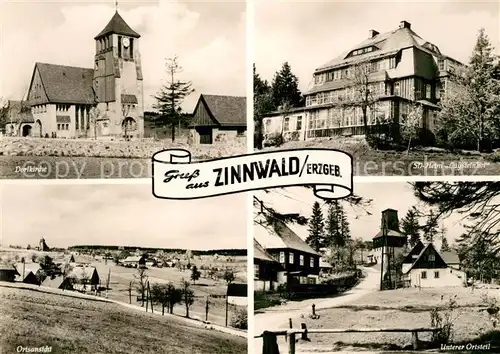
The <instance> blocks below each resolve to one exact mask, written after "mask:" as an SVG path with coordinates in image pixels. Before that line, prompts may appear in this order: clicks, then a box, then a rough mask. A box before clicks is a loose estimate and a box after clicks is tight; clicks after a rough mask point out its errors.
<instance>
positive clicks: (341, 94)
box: [306, 82, 386, 106]
mask: <svg viewBox="0 0 500 354" xmlns="http://www.w3.org/2000/svg"><path fill="white" fill-rule="evenodd" d="M385 94H386V87H385V83H384V82H378V83H373V84H370V85H368V98H369V99H374V98H377V97H380V96H383V95H385ZM365 97H366V92H365V87H359V89H358V88H354V87H348V88H344V89H340V90H335V91H329V92H319V93H317V94H316V95H310V96H307V97H306V106H314V105H317V104H328V103H337V102H341V101H352V100H362V99H364V98H365Z"/></svg>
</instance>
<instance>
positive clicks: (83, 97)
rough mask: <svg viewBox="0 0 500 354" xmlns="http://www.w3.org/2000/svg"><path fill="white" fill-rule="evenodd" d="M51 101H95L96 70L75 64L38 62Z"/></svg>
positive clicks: (82, 102) (88, 102) (85, 102)
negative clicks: (93, 82) (94, 81)
mask: <svg viewBox="0 0 500 354" xmlns="http://www.w3.org/2000/svg"><path fill="white" fill-rule="evenodd" d="M36 70H38V72H39V73H40V77H41V79H42V84H43V87H44V88H45V93H46V94H47V98H48V101H49V102H52V103H70V104H75V103H79V104H92V103H94V90H93V87H92V86H93V84H92V81H93V79H94V70H93V69H88V68H78V67H74V66H65V65H55V64H46V63H36V64H35V69H34V71H33V75H35V72H36Z"/></svg>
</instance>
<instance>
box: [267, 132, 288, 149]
mask: <svg viewBox="0 0 500 354" xmlns="http://www.w3.org/2000/svg"><path fill="white" fill-rule="evenodd" d="M284 142H285V139H283V135H282V134H280V133H273V134H269V135H267V136H266V137H265V139H264V143H263V145H264V147H273V146H275V147H278V146H281V145H283V143H284Z"/></svg>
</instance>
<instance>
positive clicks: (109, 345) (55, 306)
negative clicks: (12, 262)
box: [0, 287, 246, 354]
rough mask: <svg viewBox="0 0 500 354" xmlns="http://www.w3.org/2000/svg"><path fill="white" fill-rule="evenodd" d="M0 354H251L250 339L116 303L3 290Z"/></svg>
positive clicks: (26, 291) (0, 311)
mask: <svg viewBox="0 0 500 354" xmlns="http://www.w3.org/2000/svg"><path fill="white" fill-rule="evenodd" d="M0 314H1V315H0V318H1V321H0V352H2V353H15V352H16V347H17V346H19V345H22V346H28V347H41V346H45V345H49V346H52V347H53V349H52V353H69V352H71V353H107V354H114V353H137V354H142V353H220V354H225V353H228V354H229V353H246V339H245V338H241V337H236V336H231V335H229V334H225V333H220V332H216V331H211V330H208V329H204V328H201V327H198V326H194V325H191V324H187V323H186V322H184V321H183V320H182V319H175V318H172V317H162V316H158V315H151V314H146V313H141V312H138V311H134V310H131V309H128V308H125V307H122V306H120V305H117V304H113V303H107V302H101V301H95V300H86V299H81V298H74V297H68V296H63V295H55V294H47V293H43V292H39V291H36V290H26V289H16V288H5V287H0Z"/></svg>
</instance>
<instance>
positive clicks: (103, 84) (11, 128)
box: [0, 1, 247, 178]
mask: <svg viewBox="0 0 500 354" xmlns="http://www.w3.org/2000/svg"><path fill="white" fill-rule="evenodd" d="M112 5H113V2H112V1H109V2H108V3H107V4H106V3H103V4H99V5H92V4H72V3H64V2H59V3H50V4H49V3H42V4H34V3H8V4H6V5H5V7H3V9H5V10H6V11H7V12H6V13H7V16H8V14H9V13H11V14H12V16H14V17H16V16H17V17H24V16H25V15H26V14H27V13H31V12H33V11H34V10H35V9H36V8H38V9H39V11H41V12H42V13H45V12H47V13H52V12H55V13H56V14H57V15H61V14H67V13H70V14H71V13H73V11H76V10H80V11H81V13H83V14H88V15H89V16H92V15H91V14H93V13H95V11H97V12H98V16H97V17H96V18H99V19H102V20H101V21H97V20H94V21H91V22H89V23H92V24H95V26H96V27H95V28H92V29H91V28H89V25H88V24H85V23H84V22H85V20H83V19H85V18H86V16H85V15H83V16H80V17H79V19H78V22H75V21H76V19H71V22H74V23H72V24H71V26H76V28H80V31H73V32H71V33H72V34H73V35H75V36H78V37H77V38H68V37H69V34H68V33H67V32H66V31H65V29H63V27H62V26H60V27H55V26H56V25H57V24H59V23H58V22H54V23H53V24H45V25H44V27H42V28H36V27H29V28H31V31H32V33H30V37H33V36H35V35H37V34H40V35H41V36H43V34H44V33H45V32H46V31H51V32H50V33H52V38H51V39H50V41H51V43H57V42H61V43H66V44H65V46H66V47H67V50H68V51H72V50H74V51H75V53H78V54H74V55H71V56H70V55H67V54H57V53H58V52H57V51H56V52H54V54H53V55H52V56H50V55H48V54H46V53H45V51H46V47H45V45H43V46H41V45H40V44H39V43H40V42H33V44H32V46H33V51H32V53H31V54H30V58H29V59H31V60H32V61H33V63H29V64H28V62H27V61H26V60H23V61H22V62H20V63H17V62H16V65H18V66H19V67H22V68H24V70H25V71H24V72H19V71H15V72H13V73H3V74H2V76H3V77H4V79H3V87H2V88H1V91H0V160H2V165H3V167H2V168H1V169H0V177H2V178H109V177H112V178H129V177H142V178H144V177H150V176H151V171H150V169H149V168H148V167H149V164H148V162H149V159H150V158H151V156H152V155H153V154H154V153H155V152H157V151H160V150H162V149H165V148H168V147H174V148H189V149H190V150H191V151H192V154H193V158H194V159H196V160H204V159H208V158H215V157H220V156H229V155H236V154H242V153H244V152H245V151H246V126H247V124H246V98H245V97H244V96H243V95H242V94H241V92H244V91H245V84H244V56H243V55H244V54H243V53H241V56H242V59H241V65H240V64H236V63H238V59H239V58H236V57H233V58H229V57H230V55H228V60H231V61H232V63H233V65H234V66H235V69H234V70H233V74H232V76H231V78H230V80H231V81H232V82H238V80H240V81H241V85H240V86H241V87H240V89H239V90H236V89H227V88H224V87H222V84H221V83H220V82H223V81H224V77H225V75H226V74H225V73H221V74H220V75H219V76H214V71H211V72H210V74H209V75H206V74H202V75H200V72H206V69H205V70H201V69H200V68H199V67H198V66H199V65H200V61H197V60H195V56H197V55H200V54H196V53H199V52H201V53H203V52H204V51H206V50H210V42H208V43H204V42H201V41H193V42H192V43H193V44H190V43H186V42H185V41H180V42H179V43H181V44H177V45H174V43H175V41H174V40H173V39H172V40H171V41H169V42H171V43H172V47H171V48H169V50H167V49H164V48H163V47H161V48H159V46H158V43H157V39H158V36H159V35H160V33H158V31H161V30H163V29H162V28H160V27H161V26H162V25H161V24H162V22H161V20H160V19H159V18H157V16H160V15H165V16H166V17H172V19H170V18H165V19H164V20H163V21H167V22H168V23H170V21H172V22H173V23H172V24H170V25H171V26H176V25H177V23H175V21H181V22H182V21H184V22H185V21H190V19H191V17H189V16H193V15H198V16H202V14H200V13H198V12H197V11H200V12H201V11H204V10H203V7H202V6H199V5H196V4H190V3H187V4H185V3H172V2H167V1H159V2H157V3H148V4H143V3H140V2H137V3H132V2H128V3H126V4H123V6H122V7H123V9H121V8H120V9H119V8H118V4H116V5H115V8H113V7H112ZM218 6H219V7H220V5H218ZM225 9H226V11H228V14H229V15H228V18H229V19H228V21H227V23H224V22H223V21H221V22H219V23H218V27H217V28H216V27H214V28H212V29H207V28H203V29H201V27H203V24H204V23H205V21H207V20H205V19H200V20H199V23H196V24H193V26H194V28H193V29H192V31H193V32H194V31H200V30H203V31H206V32H207V36H208V39H207V40H209V41H214V40H215V41H217V40H219V41H220V40H224V41H226V40H227V41H228V42H230V41H232V40H235V39H234V38H225V37H224V36H225V35H226V34H227V33H228V31H221V30H220V28H221V27H223V26H228V27H229V26H231V28H232V27H233V24H234V23H235V22H238V21H240V18H242V14H244V9H245V6H244V4H243V3H240V4H230V5H228V6H227V7H226V8H225ZM35 11H36V10H35ZM140 12H143V13H144V14H143V16H144V18H139V17H138V14H139V13H140ZM177 13H180V14H182V15H181V16H180V17H179V16H177ZM205 15H206V16H209V15H210V13H206V14H205ZM61 16H62V15H61ZM152 18H154V19H156V21H152ZM82 21H83V22H82ZM16 28H17V27H16V25H15V24H14V23H12V24H11V25H9V23H6V24H4V26H3V30H4V32H5V33H6V34H10V35H11V36H13V35H14V34H15V33H16V31H17V30H16ZM241 28H242V29H243V26H241ZM242 31H243V30H241V31H240V32H241V36H242V37H243V38H244V33H243V32H242ZM174 33H175V32H174ZM232 33H235V35H234V36H235V38H236V37H237V34H238V33H239V32H238V31H234V32H232ZM192 35H195V33H192ZM172 36H173V37H176V36H182V34H181V33H180V32H179V34H172ZM210 36H213V38H210ZM175 39H176V40H177V38H175ZM161 41H164V40H163V39H162V40H161ZM238 41H239V40H238ZM167 42H168V40H167ZM196 45H198V46H199V47H196ZM15 48H17V47H16V46H13V50H12V51H7V50H6V51H5V52H8V53H9V55H12V56H15V55H16V52H15ZM81 48H86V49H87V50H88V52H87V53H85V52H84V51H83V50H82V49H81ZM179 52H181V53H183V56H181V55H177V54H175V53H179ZM232 53H233V54H231V55H233V56H236V55H240V54H238V53H236V52H232ZM19 55H22V54H19ZM31 55H32V57H31ZM159 57H160V58H161V60H159V59H158V58H159ZM85 58H86V59H85ZM165 58H166V59H165ZM4 60H5V61H7V62H9V60H12V58H11V57H8V58H6V59H4ZM49 60H50V62H48V61H49ZM25 61H26V63H25ZM80 63H81V64H85V63H87V64H85V66H79V65H80ZM184 63H186V64H187V65H185V64H184ZM77 64H78V65H77ZM214 64H216V63H209V62H206V64H205V65H209V66H211V67H212V69H211V70H215V71H216V70H224V69H223V68H222V66H217V65H214ZM8 66H9V65H7V64H5V65H2V67H8ZM207 67H208V66H207ZM216 68H220V69H216ZM28 72H31V74H30V75H29V76H27V75H26V74H27V73H28ZM16 73H18V74H16ZM215 77H217V78H218V80H220V82H217V81H215V80H214V78H215ZM227 80H229V79H227ZM23 81H25V82H24V85H21V86H20V84H19V83H20V82H23ZM9 83H10V84H11V85H10V86H9ZM18 86H20V87H18Z"/></svg>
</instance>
